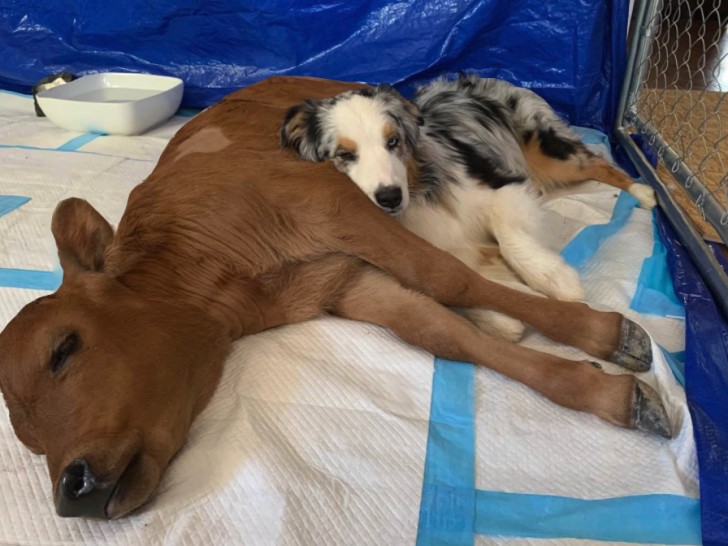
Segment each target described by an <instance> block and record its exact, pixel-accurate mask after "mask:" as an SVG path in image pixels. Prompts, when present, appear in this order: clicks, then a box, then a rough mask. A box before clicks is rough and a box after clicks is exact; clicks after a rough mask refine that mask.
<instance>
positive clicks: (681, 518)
mask: <svg viewBox="0 0 728 546" xmlns="http://www.w3.org/2000/svg"><path fill="white" fill-rule="evenodd" d="M475 499H476V500H475V514H476V515H475V532H476V533H478V534H482V535H489V536H502V537H523V538H579V539H586V540H603V541H613V542H637V543H643V544H645V543H646V544H701V536H700V502H699V501H698V500H697V499H693V498H690V497H683V496H679V495H636V496H629V497H615V498H608V499H575V498H570V497H557V496H552V495H530V494H525V493H504V492H500V491H477V493H476V497H475Z"/></svg>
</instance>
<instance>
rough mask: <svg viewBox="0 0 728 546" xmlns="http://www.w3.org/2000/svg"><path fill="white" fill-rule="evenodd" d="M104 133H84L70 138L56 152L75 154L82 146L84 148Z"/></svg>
mask: <svg viewBox="0 0 728 546" xmlns="http://www.w3.org/2000/svg"><path fill="white" fill-rule="evenodd" d="M104 135H106V133H84V134H82V135H78V136H77V137H74V138H72V139H71V140H69V141H68V142H66V143H65V144H61V145H60V146H59V147H58V148H56V149H57V150H59V151H61V152H75V151H77V150H78V149H79V148H81V147H82V146H85V145H86V144H88V143H89V142H91V141H92V140H96V139H97V138H99V137H100V136H104Z"/></svg>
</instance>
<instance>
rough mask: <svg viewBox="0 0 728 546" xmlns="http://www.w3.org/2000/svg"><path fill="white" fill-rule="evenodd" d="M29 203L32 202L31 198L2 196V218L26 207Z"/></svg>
mask: <svg viewBox="0 0 728 546" xmlns="http://www.w3.org/2000/svg"><path fill="white" fill-rule="evenodd" d="M28 201H30V197H24V196H22V195H0V216H4V215H6V214H8V213H9V212H13V211H14V210H15V209H17V208H19V207H22V206H23V205H25V204H26V203H27V202H28Z"/></svg>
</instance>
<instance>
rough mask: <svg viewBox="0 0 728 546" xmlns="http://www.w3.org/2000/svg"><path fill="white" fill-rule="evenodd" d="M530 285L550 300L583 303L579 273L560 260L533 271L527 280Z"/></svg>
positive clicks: (582, 288)
mask: <svg viewBox="0 0 728 546" xmlns="http://www.w3.org/2000/svg"><path fill="white" fill-rule="evenodd" d="M526 282H527V283H528V285H529V286H530V287H531V288H533V289H534V290H538V291H539V292H541V293H542V294H544V295H546V296H548V297H549V298H554V299H557V300H561V301H582V300H583V299H584V295H585V294H584V287H582V285H581V281H580V280H579V273H578V272H577V271H576V269H574V268H573V267H571V266H569V265H567V264H566V263H564V262H563V261H561V260H560V259H559V261H558V262H556V261H555V262H554V263H551V264H549V265H548V266H545V267H543V269H541V270H540V271H533V272H532V274H531V276H530V278H529V279H526Z"/></svg>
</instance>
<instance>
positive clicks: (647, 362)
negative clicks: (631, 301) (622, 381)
mask: <svg viewBox="0 0 728 546" xmlns="http://www.w3.org/2000/svg"><path fill="white" fill-rule="evenodd" d="M609 360H610V361H611V362H614V363H615V364H618V365H620V366H622V367H623V368H627V369H628V370H630V371H633V372H646V371H647V370H649V369H650V367H652V343H651V342H650V336H649V335H648V334H647V332H645V330H644V329H643V328H642V326H640V325H639V324H637V323H635V322H632V321H631V320H629V319H628V318H626V317H625V318H623V319H622V328H621V331H620V337H619V343H618V345H617V350H616V351H614V353H612V356H611V357H610V358H609Z"/></svg>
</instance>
